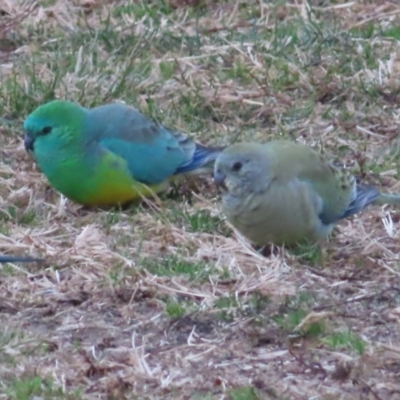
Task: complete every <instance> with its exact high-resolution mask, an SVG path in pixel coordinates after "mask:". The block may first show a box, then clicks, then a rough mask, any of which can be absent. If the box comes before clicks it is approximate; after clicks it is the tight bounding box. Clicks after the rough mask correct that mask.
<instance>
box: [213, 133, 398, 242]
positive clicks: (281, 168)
mask: <svg viewBox="0 0 400 400" xmlns="http://www.w3.org/2000/svg"><path fill="white" fill-rule="evenodd" d="M214 181H215V183H216V184H217V185H218V186H219V187H220V188H221V191H222V207H223V211H224V213H225V215H226V217H227V219H228V221H230V222H231V223H232V225H233V226H234V227H235V228H236V229H237V230H238V231H239V232H241V233H242V234H243V235H244V236H245V237H247V238H248V239H249V240H251V241H252V242H254V243H255V244H258V245H261V246H264V245H266V244H277V245H282V244H285V245H287V246H292V245H296V244H299V243H301V242H308V243H312V242H314V243H315V242H320V241H321V240H323V239H325V238H327V237H328V236H329V234H330V233H331V231H332V229H333V228H334V226H335V225H336V224H337V222H338V221H339V220H340V219H342V218H347V217H348V216H350V215H352V214H355V213H358V212H359V211H361V210H363V209H364V208H365V207H367V206H368V205H370V204H397V205H399V204H400V194H392V195H391V194H385V193H381V192H380V191H379V190H378V189H376V188H374V187H372V186H368V185H360V184H357V183H356V180H355V178H354V176H352V175H351V174H350V173H349V172H347V171H346V170H344V169H341V168H338V167H336V166H334V165H333V164H332V163H330V162H329V161H327V160H326V159H325V158H324V156H323V155H322V154H320V153H318V152H317V151H315V150H313V149H312V148H310V147H308V146H305V145H302V144H298V143H294V142H290V141H285V140H276V141H271V142H269V143H266V144H260V143H238V144H234V145H232V146H230V147H228V148H226V149H225V150H224V151H223V152H221V154H220V155H219V156H218V158H217V160H216V162H215V169H214Z"/></svg>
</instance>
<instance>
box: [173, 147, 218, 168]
mask: <svg viewBox="0 0 400 400" xmlns="http://www.w3.org/2000/svg"><path fill="white" fill-rule="evenodd" d="M224 148H225V147H224V146H222V147H206V146H203V145H201V144H198V143H196V148H195V150H194V153H193V157H192V158H191V159H190V160H189V161H188V162H187V163H185V164H183V165H181V166H180V167H179V168H178V169H177V171H176V174H203V173H212V172H213V170H214V162H215V160H216V159H217V157H218V156H219V154H220V153H221V152H222V150H224Z"/></svg>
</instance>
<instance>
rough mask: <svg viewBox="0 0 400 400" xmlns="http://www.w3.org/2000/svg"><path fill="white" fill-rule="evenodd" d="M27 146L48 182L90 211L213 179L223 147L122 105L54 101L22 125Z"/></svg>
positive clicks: (45, 105) (33, 113)
mask: <svg viewBox="0 0 400 400" xmlns="http://www.w3.org/2000/svg"><path fill="white" fill-rule="evenodd" d="M24 131H25V148H26V150H27V151H28V152H33V155H34V158H35V159H36V161H37V163H38V165H39V167H40V169H41V170H42V172H43V173H44V174H45V175H46V177H47V179H48V180H49V182H50V184H51V185H52V186H53V187H54V188H55V189H57V190H58V191H59V192H61V193H62V194H63V195H65V196H66V197H68V198H69V199H71V200H73V201H75V202H77V203H80V204H82V205H86V206H99V207H102V206H113V205H119V204H124V203H127V202H130V201H133V200H138V199H140V198H141V197H142V196H151V195H152V194H154V193H158V192H160V191H162V190H164V189H166V188H167V186H168V181H169V179H170V178H171V177H173V176H175V175H178V174H201V173H207V172H208V173H210V174H212V171H213V167H214V161H215V159H216V157H217V156H218V154H219V153H220V152H221V151H222V148H221V147H218V148H208V147H205V146H203V145H201V144H198V143H196V142H194V141H193V140H191V139H190V138H189V137H187V136H186V135H184V134H182V133H180V132H177V131H173V130H170V129H167V128H165V127H164V126H162V125H159V124H157V123H156V122H154V121H152V120H150V119H148V118H146V117H145V116H144V115H143V114H141V113H140V112H139V111H137V110H136V109H134V108H132V107H129V106H126V105H124V104H108V105H103V106H99V107H95V108H91V109H88V108H84V107H82V106H80V105H79V104H76V103H73V102H69V101H61V100H55V101H51V102H49V103H47V104H44V105H42V106H40V107H38V108H37V109H36V110H34V111H33V112H32V113H31V114H30V115H29V116H28V117H27V118H26V120H25V123H24Z"/></svg>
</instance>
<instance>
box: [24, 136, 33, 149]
mask: <svg viewBox="0 0 400 400" xmlns="http://www.w3.org/2000/svg"><path fill="white" fill-rule="evenodd" d="M34 143H35V139H34V138H32V137H31V136H29V135H28V134H27V133H25V137H24V144H25V150H26V151H27V152H30V151H34V148H33V145H34Z"/></svg>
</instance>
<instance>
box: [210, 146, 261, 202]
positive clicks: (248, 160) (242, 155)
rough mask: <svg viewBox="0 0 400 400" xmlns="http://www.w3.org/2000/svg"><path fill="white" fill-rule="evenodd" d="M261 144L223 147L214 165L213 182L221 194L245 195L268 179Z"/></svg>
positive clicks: (255, 189) (257, 188)
mask: <svg viewBox="0 0 400 400" xmlns="http://www.w3.org/2000/svg"><path fill="white" fill-rule="evenodd" d="M261 148H262V147H261V145H260V144H257V143H237V144H234V145H232V146H230V147H228V148H227V149H225V150H224V151H223V152H222V153H221V154H220V155H219V156H218V158H217V160H216V162H215V167H214V182H215V184H216V185H217V186H218V187H219V188H221V189H222V192H223V194H226V193H229V194H232V195H234V196H240V195H247V194H250V193H252V192H255V191H258V190H261V189H262V188H261V187H260V185H261V184H264V183H265V182H266V181H268V174H269V171H268V161H267V160H266V159H265V158H264V157H263V153H262V150H261Z"/></svg>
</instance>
